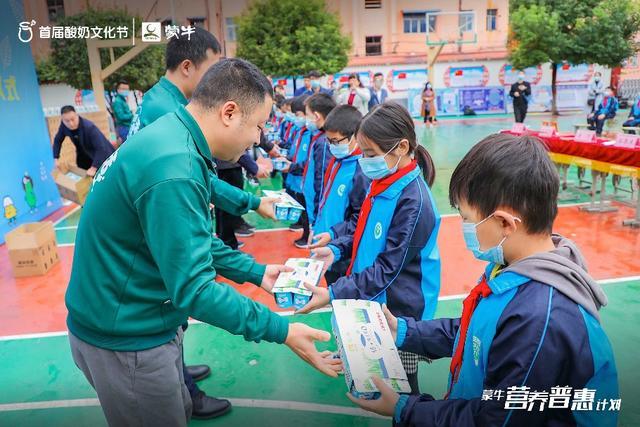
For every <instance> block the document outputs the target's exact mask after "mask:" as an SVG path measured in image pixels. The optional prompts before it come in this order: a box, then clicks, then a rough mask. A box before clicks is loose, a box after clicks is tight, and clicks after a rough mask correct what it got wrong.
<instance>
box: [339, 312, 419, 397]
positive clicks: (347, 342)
mask: <svg viewBox="0 0 640 427" xmlns="http://www.w3.org/2000/svg"><path fill="white" fill-rule="evenodd" d="M331 305H332V306H333V316H332V318H331V323H332V326H333V334H334V335H335V337H336V343H337V344H338V353H339V354H340V359H342V363H343V367H344V378H345V381H346V383H347V388H348V389H349V392H350V393H351V394H352V395H353V396H355V397H359V398H363V399H377V398H378V397H380V393H379V390H378V388H377V387H376V386H375V385H374V384H373V381H371V377H372V376H374V375H377V376H379V377H380V378H381V379H382V380H383V381H384V382H385V383H387V384H388V385H389V386H390V387H391V388H393V389H394V390H395V391H396V392H398V393H410V392H411V387H410V386H409V381H408V380H407V374H406V372H405V370H404V367H403V366H402V361H401V360H400V355H399V354H398V349H397V348H396V345H395V342H394V340H393V336H392V335H391V331H390V330H389V325H388V324H387V319H386V318H385V317H384V313H383V312H382V308H381V307H380V304H379V303H377V302H375V301H367V300H344V299H343V300H333V301H332V302H331Z"/></svg>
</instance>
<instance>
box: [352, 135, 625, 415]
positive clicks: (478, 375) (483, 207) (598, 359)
mask: <svg viewBox="0 0 640 427" xmlns="http://www.w3.org/2000/svg"><path fill="white" fill-rule="evenodd" d="M558 183H559V179H558V175H557V172H556V170H555V167H554V166H553V163H552V162H551V161H550V159H549V156H548V154H547V152H546V150H545V148H544V145H543V144H542V142H541V141H540V140H538V139H537V138H535V137H531V136H520V137H516V136H513V135H505V134H496V135H490V136H488V137H487V138H485V139H484V140H482V141H481V142H480V143H478V144H477V145H475V146H474V147H473V148H472V149H471V151H470V152H469V153H468V154H467V155H466V156H465V157H464V159H463V160H462V162H460V164H459V165H458V167H457V168H456V170H455V171H454V173H453V176H452V177H451V184H450V187H449V198H450V200H451V204H452V205H453V206H455V207H457V208H458V209H459V210H460V214H461V216H462V220H463V230H462V231H463V235H464V239H465V243H466V245H467V248H468V249H469V250H470V251H471V252H473V254H474V255H475V257H476V258H478V259H480V260H483V261H487V262H489V264H488V266H487V268H486V270H485V272H484V274H483V275H482V276H481V278H480V280H479V281H478V284H477V285H476V286H475V287H474V288H473V289H472V290H471V293H470V294H469V296H468V297H467V298H466V299H465V300H464V302H463V311H462V316H461V318H458V319H435V320H431V321H422V322H419V321H418V322H416V321H415V320H414V319H411V318H407V317H400V318H396V317H395V316H393V315H392V314H391V313H389V311H388V310H386V311H385V316H386V317H387V320H388V322H389V326H390V329H391V330H392V332H393V333H394V335H395V337H396V344H397V346H398V348H399V349H400V350H403V351H413V352H416V353H419V354H422V355H425V356H427V357H429V358H432V359H437V358H442V357H452V361H451V366H450V376H449V387H448V393H447V395H446V396H445V398H444V399H443V400H436V399H434V398H433V397H432V396H430V395H426V394H425V395H420V396H407V395H403V396H399V395H398V394H396V393H395V392H394V391H393V390H391V389H390V388H389V387H387V386H386V385H384V384H383V383H381V381H379V379H375V380H374V382H375V383H376V384H377V385H378V387H380V388H381V390H382V397H381V399H379V400H378V401H369V402H367V401H363V400H358V399H352V400H353V401H354V402H355V403H357V404H358V405H360V406H361V407H363V408H364V409H367V410H370V411H374V412H377V413H379V414H386V415H393V416H394V418H395V422H396V425H398V426H456V427H458V426H460V427H464V426H518V427H520V426H575V425H579V426H598V427H608V426H615V425H616V424H617V416H618V414H617V412H616V411H609V410H604V411H602V410H596V408H597V402H599V401H601V400H602V399H604V400H605V401H606V402H607V403H608V404H609V403H610V399H612V400H613V401H615V400H617V399H619V395H618V379H617V373H616V365H615V361H614V357H613V351H612V349H611V344H610V343H609V340H608V339H607V335H606V333H605V332H604V330H603V328H602V326H601V324H600V316H599V314H598V310H599V309H600V308H601V307H602V306H603V305H606V303H607V298H606V296H605V295H604V293H603V291H602V289H601V287H600V285H598V284H597V283H596V282H595V281H594V280H593V278H591V276H589V274H588V273H587V271H586V265H585V261H584V258H583V256H582V254H581V253H580V251H579V250H578V248H577V247H576V246H575V244H574V243H573V242H571V241H570V240H568V239H566V238H564V237H562V236H560V235H557V234H552V228H553V222H554V220H555V218H556V215H557V213H558V207H557V195H558V188H559V186H558ZM562 389H565V390H566V389H568V397H566V399H564V400H563V399H562V397H561V396H560V394H561V390H562ZM514 392H515V393H517V394H519V395H520V398H521V400H520V402H522V401H523V400H524V404H520V405H518V404H513V402H510V401H508V400H507V399H506V397H507V395H508V393H514ZM540 393H542V394H543V396H544V393H547V394H546V398H544V397H543V399H542V400H536V399H533V400H531V399H530V398H531V397H532V395H534V394H537V395H538V397H540V396H541V394H540ZM591 393H593V395H592V396H591V398H592V402H593V403H592V404H591V405H589V404H588V402H587V405H584V409H586V410H573V407H572V406H573V405H575V403H576V400H578V399H580V396H581V395H582V396H583V397H584V396H585V395H587V396H588V395H589V394H591ZM554 395H555V396H556V398H555V399H554V398H553V396H554ZM487 396H488V397H487ZM492 396H501V397H499V398H493V397H492ZM527 396H529V398H528V397H527ZM559 396H560V397H559ZM570 399H572V402H571V404H570V402H569V400H570ZM530 400H531V401H532V402H533V403H530V402H529V401H530ZM588 400H589V399H587V401H588ZM514 402H515V401H514ZM545 404H546V405H545ZM523 405H524V407H523ZM529 405H532V407H533V408H532V409H533V410H527V409H524V408H529ZM608 407H609V406H607V409H608Z"/></svg>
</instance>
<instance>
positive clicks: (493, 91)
mask: <svg viewBox="0 0 640 427" xmlns="http://www.w3.org/2000/svg"><path fill="white" fill-rule="evenodd" d="M458 105H459V108H460V112H461V113H463V112H464V110H465V108H466V107H468V108H471V109H473V111H475V112H476V113H477V114H483V113H485V114H486V113H504V112H505V105H504V89H503V88H501V87H492V88H484V87H483V88H469V89H458Z"/></svg>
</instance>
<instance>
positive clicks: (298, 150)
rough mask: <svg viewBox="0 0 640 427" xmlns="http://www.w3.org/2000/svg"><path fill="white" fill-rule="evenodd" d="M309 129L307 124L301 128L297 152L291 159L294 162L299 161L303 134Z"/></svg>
mask: <svg viewBox="0 0 640 427" xmlns="http://www.w3.org/2000/svg"><path fill="white" fill-rule="evenodd" d="M306 131H307V127H306V126H302V128H300V133H299V134H298V140H297V141H296V152H295V153H294V154H293V159H292V160H291V161H292V162H293V163H297V160H298V153H299V152H300V146H301V145H302V144H301V142H302V135H304V133H305V132H306Z"/></svg>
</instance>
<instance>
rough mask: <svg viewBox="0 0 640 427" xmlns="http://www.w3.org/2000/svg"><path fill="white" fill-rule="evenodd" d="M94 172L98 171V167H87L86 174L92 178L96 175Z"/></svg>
mask: <svg viewBox="0 0 640 427" xmlns="http://www.w3.org/2000/svg"><path fill="white" fill-rule="evenodd" d="M96 172H98V169H97V168H96V167H95V166H91V167H90V168H89V169H87V176H90V177H91V178H93V177H94V176H96Z"/></svg>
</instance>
